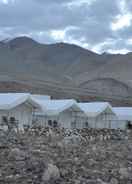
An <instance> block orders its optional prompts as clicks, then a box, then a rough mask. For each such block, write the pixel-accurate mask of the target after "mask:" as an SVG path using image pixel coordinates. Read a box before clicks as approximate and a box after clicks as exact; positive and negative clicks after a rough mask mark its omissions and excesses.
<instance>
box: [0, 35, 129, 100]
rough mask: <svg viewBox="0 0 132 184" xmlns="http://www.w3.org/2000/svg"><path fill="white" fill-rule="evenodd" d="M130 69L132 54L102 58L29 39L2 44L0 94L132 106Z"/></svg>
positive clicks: (83, 50) (64, 46)
mask: <svg viewBox="0 0 132 184" xmlns="http://www.w3.org/2000/svg"><path fill="white" fill-rule="evenodd" d="M131 69H132V53H128V54H126V55H121V54H116V55H113V54H105V53H104V54H100V55H99V54H97V53H94V52H92V51H89V50H86V49H83V48H81V47H79V46H76V45H73V44H67V43H56V44H49V45H48V44H40V43H38V42H36V41H34V40H32V39H31V38H28V37H18V38H15V39H12V40H4V41H1V42H0V87H1V88H0V91H6V90H7V91H10V90H11V91H13V90H16V91H19V90H20V91H33V92H40V93H49V94H50V95H52V96H53V97H66V98H68V97H74V98H77V99H83V100H90V99H91V98H92V99H95V100H97V99H98V100H99V99H101V100H108V99H111V100H112V99H113V100H117V101H120V102H124V103H125V102H127V103H128V102H129V103H132V100H131V99H132V75H131ZM16 86H17V87H16ZM96 97H97V98H96Z"/></svg>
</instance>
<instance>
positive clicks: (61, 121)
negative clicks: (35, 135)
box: [35, 109, 87, 129]
mask: <svg viewBox="0 0 132 184" xmlns="http://www.w3.org/2000/svg"><path fill="white" fill-rule="evenodd" d="M35 119H36V122H37V123H38V124H39V125H41V126H48V121H49V120H52V121H54V120H55V121H57V122H58V126H60V127H64V128H68V129H72V128H78V129H81V128H83V126H84V122H85V121H86V119H87V118H86V116H84V114H83V112H75V111H73V110H71V109H70V110H69V109H68V110H65V111H63V112H61V113H59V114H58V115H56V116H55V115H53V116H52V115H51V116H45V115H37V114H36V116H35ZM73 124H74V126H73Z"/></svg>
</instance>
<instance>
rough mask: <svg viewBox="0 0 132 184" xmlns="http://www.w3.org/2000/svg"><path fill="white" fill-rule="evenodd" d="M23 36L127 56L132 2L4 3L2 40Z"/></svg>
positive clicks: (58, 0) (45, 0) (131, 43)
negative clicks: (125, 54)
mask: <svg viewBox="0 0 132 184" xmlns="http://www.w3.org/2000/svg"><path fill="white" fill-rule="evenodd" d="M23 35H26V36H30V37H32V38H34V39H36V40H37V41H39V42H42V43H55V42H68V43H74V44H77V45H80V46H82V47H85V48H88V49H90V50H93V51H95V52H98V53H102V52H112V53H126V52H128V51H132V1H131V0H0V39H1V40H2V39H5V38H12V37H17V36H23Z"/></svg>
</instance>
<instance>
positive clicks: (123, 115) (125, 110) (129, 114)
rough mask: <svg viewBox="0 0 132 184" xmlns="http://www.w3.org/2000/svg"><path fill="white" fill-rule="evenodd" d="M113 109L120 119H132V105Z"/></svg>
mask: <svg viewBox="0 0 132 184" xmlns="http://www.w3.org/2000/svg"><path fill="white" fill-rule="evenodd" d="M113 110H114V112H115V113H116V115H117V116H118V118H119V119H120V120H128V121H132V107H114V108H113Z"/></svg>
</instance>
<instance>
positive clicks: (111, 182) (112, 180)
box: [110, 178, 119, 184]
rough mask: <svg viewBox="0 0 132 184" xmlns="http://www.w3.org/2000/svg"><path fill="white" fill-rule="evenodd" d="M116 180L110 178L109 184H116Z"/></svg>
mask: <svg viewBox="0 0 132 184" xmlns="http://www.w3.org/2000/svg"><path fill="white" fill-rule="evenodd" d="M118 183H119V182H118V180H117V179H116V178H111V180H110V184H118Z"/></svg>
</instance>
